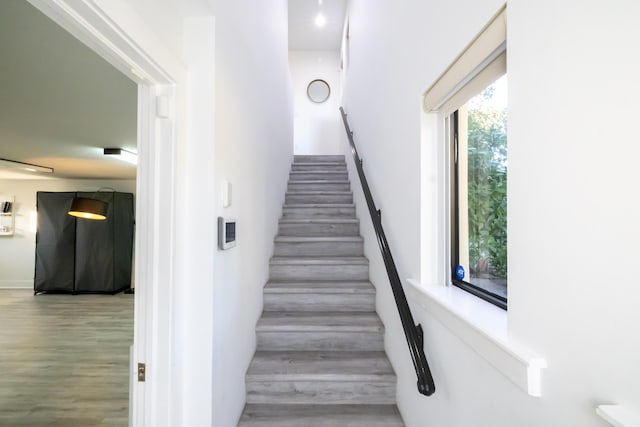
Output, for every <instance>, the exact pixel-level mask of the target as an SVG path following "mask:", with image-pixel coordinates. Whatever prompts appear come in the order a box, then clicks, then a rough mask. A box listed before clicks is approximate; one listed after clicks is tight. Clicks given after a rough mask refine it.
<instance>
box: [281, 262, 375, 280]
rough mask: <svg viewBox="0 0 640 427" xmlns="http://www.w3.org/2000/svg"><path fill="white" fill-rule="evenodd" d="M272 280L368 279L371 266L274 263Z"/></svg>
mask: <svg viewBox="0 0 640 427" xmlns="http://www.w3.org/2000/svg"><path fill="white" fill-rule="evenodd" d="M270 278H271V279H272V280H368V279H369V266H368V265H364V264H354V265H331V264H329V265H304V264H303V265H286V264H285V265H282V264H279V265H272V266H271V269H270Z"/></svg>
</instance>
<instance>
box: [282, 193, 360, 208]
mask: <svg viewBox="0 0 640 427" xmlns="http://www.w3.org/2000/svg"><path fill="white" fill-rule="evenodd" d="M285 203H286V204H288V205H297V204H305V203H306V204H321V203H329V204H333V203H353V194H351V193H348V194H294V193H287V195H286V196H285Z"/></svg>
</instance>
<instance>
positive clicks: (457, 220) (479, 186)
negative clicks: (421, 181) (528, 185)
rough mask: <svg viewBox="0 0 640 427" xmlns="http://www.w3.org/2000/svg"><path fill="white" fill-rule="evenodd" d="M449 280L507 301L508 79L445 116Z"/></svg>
mask: <svg viewBox="0 0 640 427" xmlns="http://www.w3.org/2000/svg"><path fill="white" fill-rule="evenodd" d="M450 122H451V129H452V133H453V138H452V141H453V144H452V156H451V157H452V163H453V164H452V198H451V199H452V217H453V218H452V220H453V221H452V227H451V228H452V245H451V247H452V254H451V255H452V256H451V258H452V282H453V283H454V284H455V285H457V286H460V287H462V288H463V289H465V290H468V291H470V292H472V293H474V294H476V295H478V296H479V297H481V298H484V299H486V300H488V301H490V302H492V303H494V304H496V305H498V306H500V307H503V308H506V303H507V165H508V161H507V76H506V74H505V75H503V76H502V77H500V78H499V79H498V80H496V81H495V82H493V83H492V84H491V85H489V86H488V87H486V88H485V89H484V90H482V91H481V92H480V93H478V94H477V95H476V96H474V97H473V98H472V99H471V100H470V101H468V102H467V103H466V104H465V105H464V106H462V107H460V108H459V109H458V110H457V111H456V112H455V113H454V114H453V115H452V116H451V118H450Z"/></svg>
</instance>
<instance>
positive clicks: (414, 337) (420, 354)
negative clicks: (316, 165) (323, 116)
mask: <svg viewBox="0 0 640 427" xmlns="http://www.w3.org/2000/svg"><path fill="white" fill-rule="evenodd" d="M340 113H341V114H342V121H343V122H344V128H345V130H346V131H347V136H348V137H349V144H351V153H352V154H353V160H354V161H355V163H356V169H357V170H358V176H359V177H360V184H362V191H363V192H364V197H365V199H366V200H367V206H368V207H369V214H370V215H371V221H372V222H373V228H374V229H375V232H376V237H377V238H378V245H379V246H380V251H381V252H382V258H383V259H384V265H385V267H386V268H387V274H388V276H389V282H390V283H391V290H392V291H393V296H394V298H395V300H396V306H397V307H398V313H399V314H400V321H401V322H402V329H404V335H405V337H406V338H407V344H408V345H409V351H410V352H411V359H413V366H414V368H415V370H416V375H417V376H418V391H419V392H420V393H422V394H424V395H425V396H431V395H432V394H433V392H434V391H436V386H435V384H434V383H433V377H432V376H431V370H430V369H429V362H427V356H425V354H424V349H423V345H424V339H423V333H422V326H420V325H416V324H415V322H414V321H413V315H412V314H411V309H410V308H409V303H408V302H407V297H406V296H405V293H404V289H402V283H401V282H400V276H399V275H398V270H397V269H396V264H395V262H394V261H393V256H391V249H390V248H389V243H388V242H387V237H386V236H385V234H384V229H383V228H382V216H381V212H380V210H378V209H376V204H375V202H374V201H373V196H372V195H371V190H370V189H369V184H368V183H367V177H366V176H365V175H364V169H363V168H362V159H361V158H360V156H359V155H358V150H357V149H356V144H355V143H354V142H353V132H352V131H351V129H350V128H349V122H348V121H347V114H346V113H345V112H344V108H342V107H340Z"/></svg>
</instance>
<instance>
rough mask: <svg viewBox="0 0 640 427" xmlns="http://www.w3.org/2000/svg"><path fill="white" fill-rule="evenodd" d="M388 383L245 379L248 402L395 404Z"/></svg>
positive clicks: (394, 392) (394, 393)
mask: <svg viewBox="0 0 640 427" xmlns="http://www.w3.org/2000/svg"><path fill="white" fill-rule="evenodd" d="M395 398H396V386H395V383H391V382H374V383H372V382H355V381H354V382H348V381H264V382H263V381H251V380H249V381H247V403H274V404H287V403H296V404H301V403H308V404H374V405H384V404H395Z"/></svg>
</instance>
